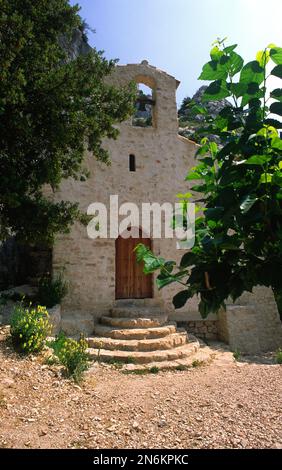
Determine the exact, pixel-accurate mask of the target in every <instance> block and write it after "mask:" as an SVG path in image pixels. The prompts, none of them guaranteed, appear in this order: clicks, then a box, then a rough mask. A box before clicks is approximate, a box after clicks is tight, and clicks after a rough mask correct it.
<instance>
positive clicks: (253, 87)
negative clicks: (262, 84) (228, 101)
mask: <svg viewBox="0 0 282 470" xmlns="http://www.w3.org/2000/svg"><path fill="white" fill-rule="evenodd" d="M263 96H264V90H263V89H261V88H259V85H258V83H256V82H251V83H248V84H247V85H246V93H245V94H244V95H243V97H242V101H241V106H242V107H244V106H246V105H247V104H248V103H249V102H250V101H251V100H253V99H254V98H257V99H259V98H263Z"/></svg>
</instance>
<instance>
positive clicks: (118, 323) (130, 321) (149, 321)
mask: <svg viewBox="0 0 282 470" xmlns="http://www.w3.org/2000/svg"><path fill="white" fill-rule="evenodd" d="M166 322H167V316H166V315H159V316H157V317H154V318H128V317H106V316H104V317H101V318H100V323H101V324H102V325H107V326H112V327H116V328H127V329H129V328H154V327H159V326H163V325H165V324H166Z"/></svg>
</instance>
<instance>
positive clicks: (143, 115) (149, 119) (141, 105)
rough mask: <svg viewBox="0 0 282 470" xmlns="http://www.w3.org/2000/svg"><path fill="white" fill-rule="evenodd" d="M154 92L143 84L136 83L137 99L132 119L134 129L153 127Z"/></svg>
mask: <svg viewBox="0 0 282 470" xmlns="http://www.w3.org/2000/svg"><path fill="white" fill-rule="evenodd" d="M154 105H155V99H154V91H153V89H152V88H150V87H149V86H147V85H144V84H143V83H138V91H137V99H136V103H135V113H134V115H133V118H132V125H133V126H135V127H153V126H154Z"/></svg>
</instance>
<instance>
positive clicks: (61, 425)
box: [0, 329, 282, 448]
mask: <svg viewBox="0 0 282 470" xmlns="http://www.w3.org/2000/svg"><path fill="white" fill-rule="evenodd" d="M6 336H7V335H6V332H5V329H2V334H1V330H0V447H13V448H29V447H32V448H217V447H220V448H282V432H281V429H282V426H281V385H282V374H281V372H282V368H281V366H279V365H276V364H274V360H273V359H272V356H271V355H266V356H261V357H256V358H244V362H235V361H234V359H233V356H232V354H231V353H229V352H218V351H216V354H215V359H214V360H213V362H212V363H211V364H209V365H205V366H199V367H194V368H191V369H189V370H188V371H175V372H160V373H158V374H148V375H143V376H141V375H124V374H122V373H121V372H120V371H118V370H115V369H112V368H109V367H102V366H95V367H94V368H93V370H92V372H91V373H88V374H87V378H86V381H85V382H84V383H83V384H82V386H81V387H79V386H77V385H75V384H73V383H72V382H71V381H69V380H66V379H64V378H62V371H61V369H59V368H58V367H54V366H52V367H49V366H46V365H44V364H43V358H42V357H37V358H35V357H34V358H31V359H27V358H24V359H23V358H22V359H19V358H18V356H16V355H15V354H14V353H13V352H12V350H11V348H10V347H9V342H7V339H6Z"/></svg>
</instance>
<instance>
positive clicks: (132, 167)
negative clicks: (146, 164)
mask: <svg viewBox="0 0 282 470" xmlns="http://www.w3.org/2000/svg"><path fill="white" fill-rule="evenodd" d="M129 171H136V159H135V155H133V154H132V153H131V154H130V155H129Z"/></svg>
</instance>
